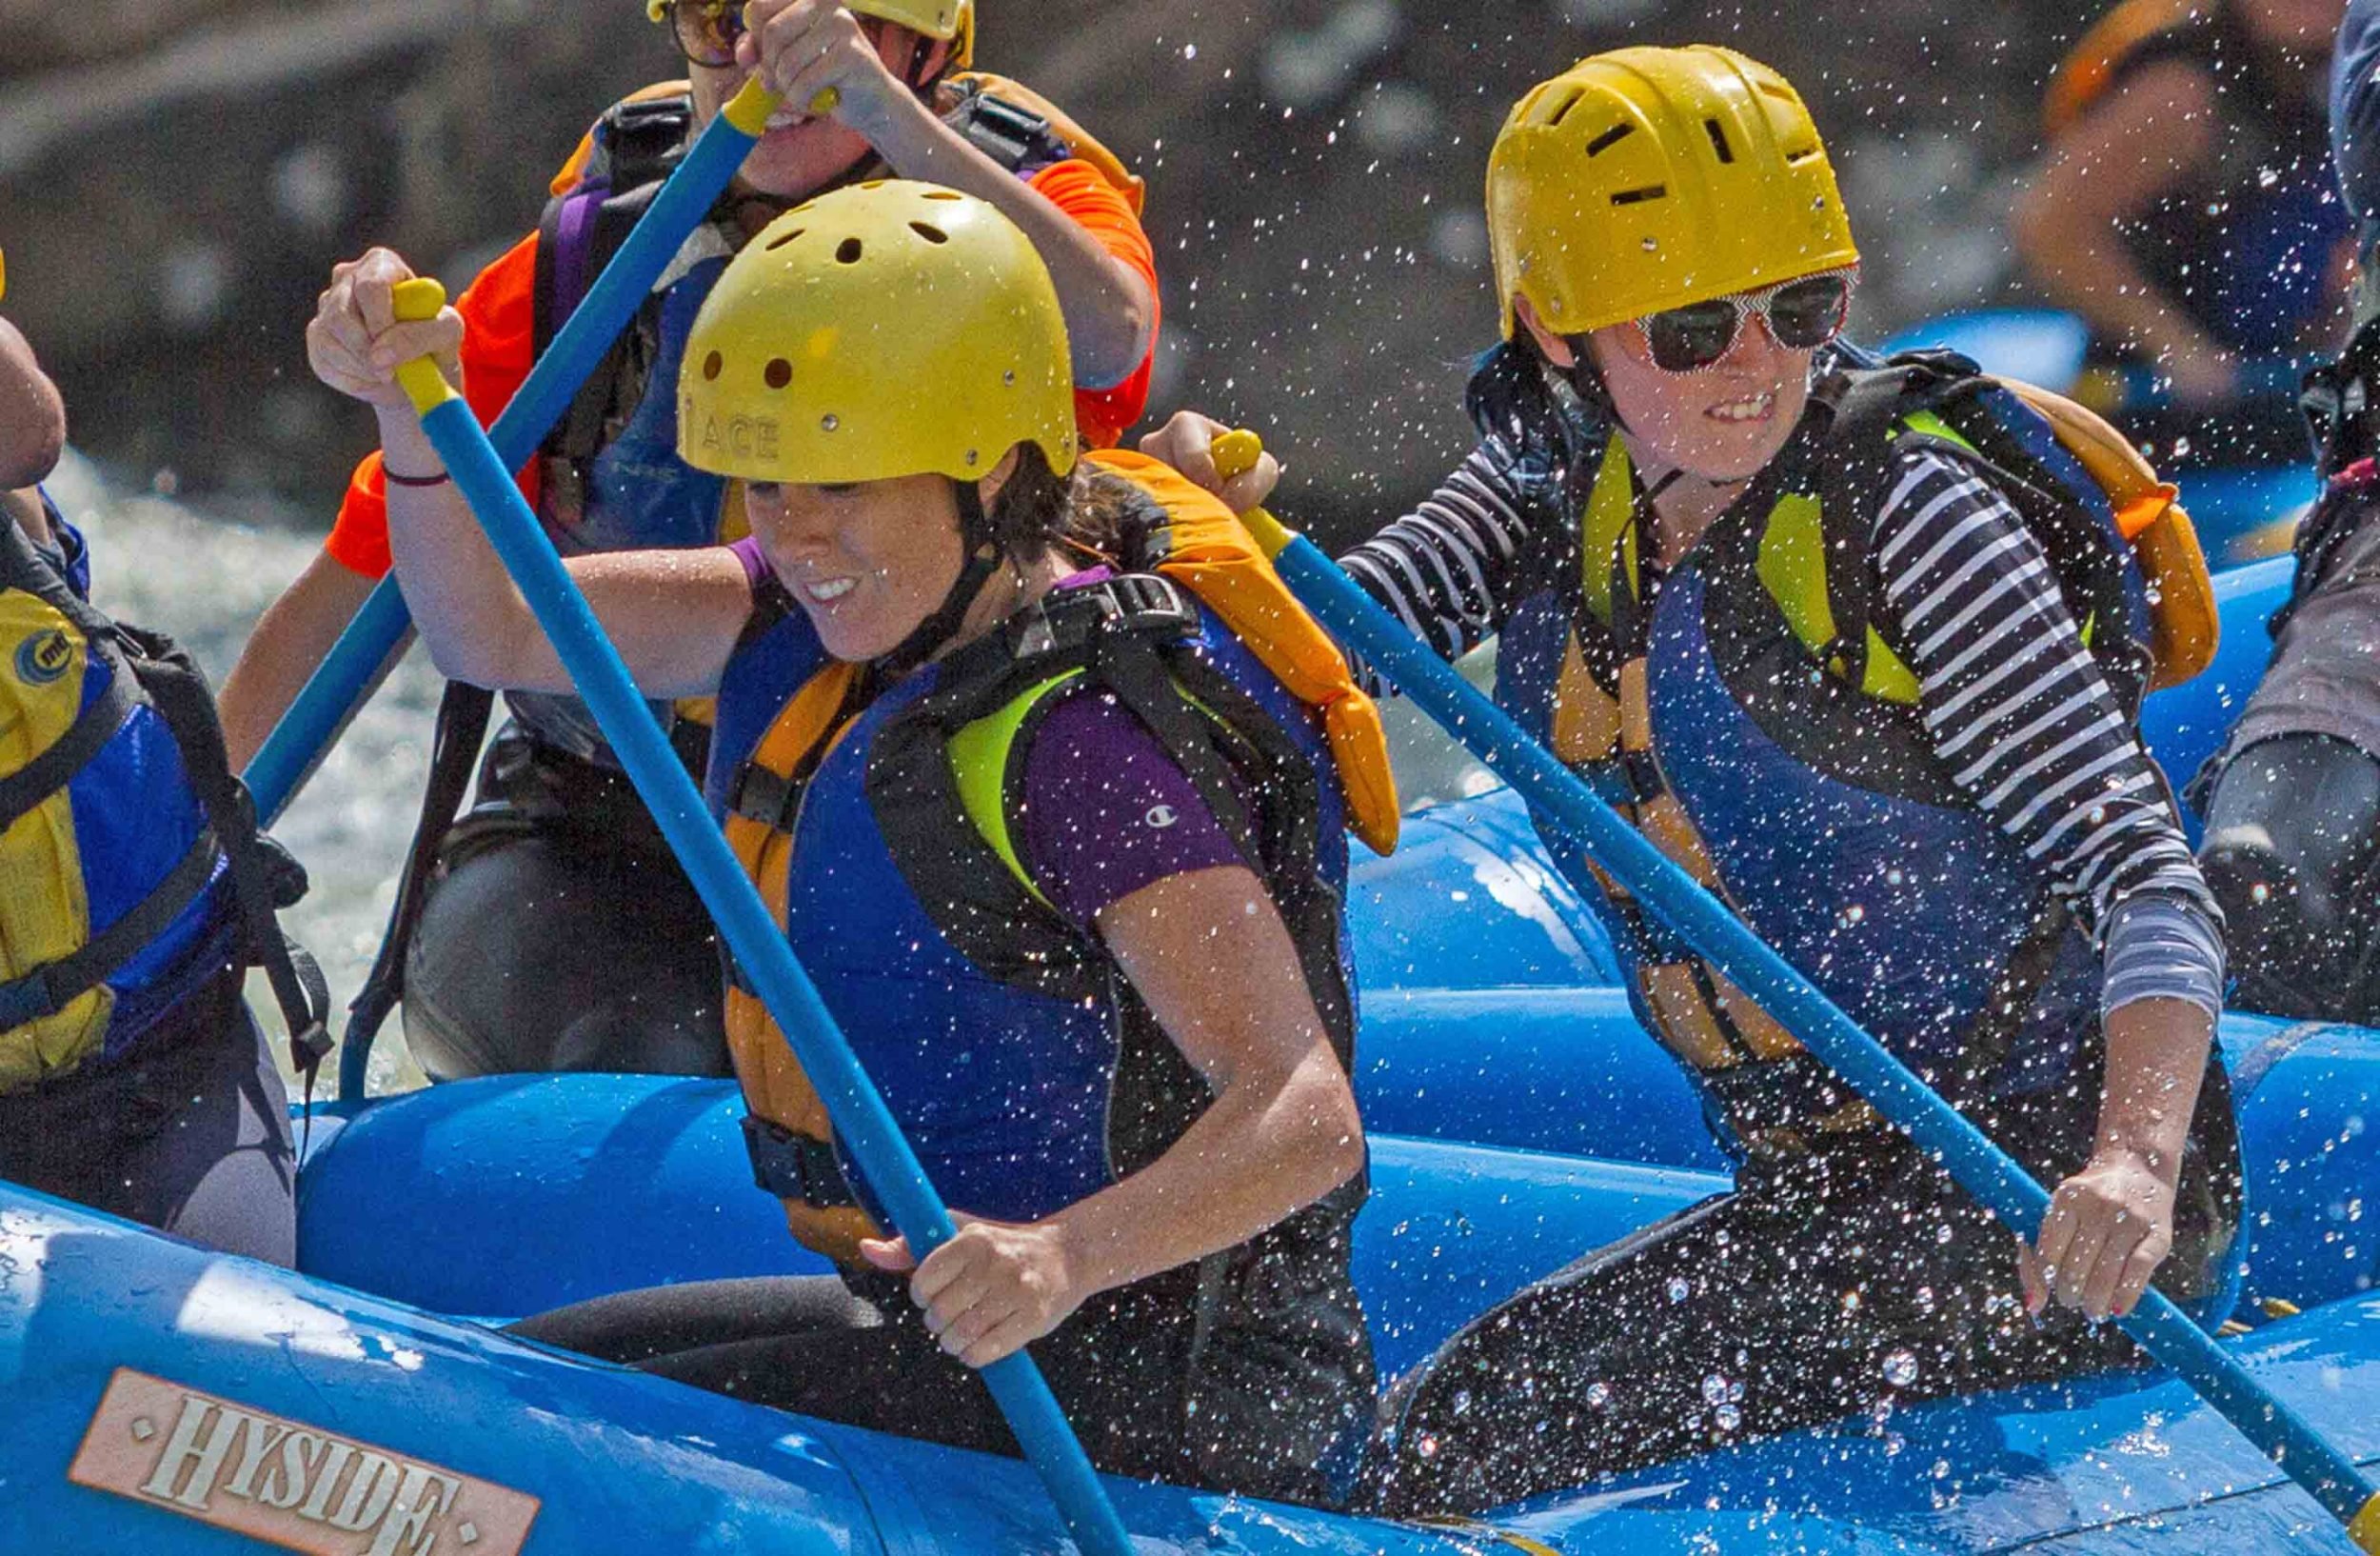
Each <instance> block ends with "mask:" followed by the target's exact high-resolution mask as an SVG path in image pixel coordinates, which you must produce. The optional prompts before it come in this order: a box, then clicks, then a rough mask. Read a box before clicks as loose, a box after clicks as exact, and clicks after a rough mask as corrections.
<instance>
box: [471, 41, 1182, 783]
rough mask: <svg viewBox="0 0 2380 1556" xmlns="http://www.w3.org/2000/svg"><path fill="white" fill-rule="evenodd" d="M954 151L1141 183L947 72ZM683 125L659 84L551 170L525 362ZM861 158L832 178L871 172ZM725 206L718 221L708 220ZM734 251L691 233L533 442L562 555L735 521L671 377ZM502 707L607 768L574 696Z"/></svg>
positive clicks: (689, 118) (676, 93) (698, 714)
mask: <svg viewBox="0 0 2380 1556" xmlns="http://www.w3.org/2000/svg"><path fill="white" fill-rule="evenodd" d="M938 106H939V107H940V108H941V110H942V113H943V116H944V118H945V120H946V122H948V123H949V124H950V125H951V126H952V127H953V128H954V129H956V130H959V131H960V133H962V135H964V136H965V137H966V138H967V140H968V142H969V144H971V145H973V146H974V147H976V149H977V150H981V151H982V152H983V153H984V154H985V155H987V156H989V157H991V158H992V160H993V161H995V162H997V163H999V164H1000V165H1001V166H1002V167H1003V168H1006V169H1008V170H1010V171H1012V172H1015V173H1017V174H1018V175H1019V176H1021V177H1029V176H1030V175H1032V174H1033V173H1036V172H1038V171H1040V170H1041V169H1043V168H1046V167H1048V166H1050V165H1052V164H1054V163H1057V162H1061V161H1064V160H1066V159H1067V158H1069V157H1075V158H1080V159H1081V160H1083V161H1085V162H1088V163H1090V164H1091V165H1092V166H1093V167H1094V168H1096V169H1098V170H1100V172H1101V174H1103V175H1104V176H1105V177H1106V178H1107V180H1108V182H1110V183H1111V184H1113V185H1114V186H1115V187H1116V189H1117V190H1120V191H1121V192H1122V193H1123V194H1124V196H1125V197H1126V198H1127V199H1128V200H1130V201H1131V203H1132V207H1133V209H1134V210H1135V211H1136V212H1137V211H1138V210H1140V209H1141V206H1142V203H1143V200H1144V198H1145V189H1144V186H1143V185H1142V183H1141V181H1140V179H1139V178H1136V177H1135V176H1133V175H1132V173H1131V172H1130V171H1128V170H1126V169H1125V167H1124V166H1123V164H1122V162H1121V160H1119V159H1118V158H1117V156H1116V155H1115V153H1114V152H1112V151H1110V150H1108V149H1107V148H1106V147H1104V146H1102V145H1101V144H1100V143H1099V142H1098V141H1097V140H1096V139H1094V138H1093V137H1092V136H1091V135H1090V134H1089V133H1088V132H1087V131H1085V130H1083V129H1082V128H1081V126H1079V125H1078V124H1076V123H1075V122H1074V120H1072V119H1071V118H1069V117H1067V115H1066V114H1065V113H1064V112H1063V111H1062V110H1060V109H1058V108H1057V107H1056V106H1055V105H1053V104H1051V103H1049V102H1048V101H1047V100H1046V99H1044V98H1042V97H1041V96H1040V95H1038V94H1036V93H1035V92H1033V91H1032V90H1030V89H1028V88H1025V87H1023V86H1021V85H1019V84H1018V83H1016V82H1013V81H1009V80H1006V79H1005V78H1003V77H1001V76H996V75H990V74H986V73H983V72H980V71H971V72H965V73H962V74H958V75H954V76H952V77H950V78H948V79H947V80H946V81H945V82H944V83H943V84H942V88H941V96H940V98H939V100H938ZM693 127H694V103H693V98H692V96H691V95H690V92H689V89H688V87H687V84H686V83H685V82H684V81H665V82H661V83H657V84H656V85H654V86H650V87H646V88H645V89H643V90H640V91H637V92H635V93H633V94H631V95H630V96H628V97H626V98H625V99H623V100H622V101H621V102H619V103H616V104H614V105H613V106H612V107H611V108H610V109H608V110H605V113H604V114H603V116H602V117H601V118H600V119H598V120H597V121H596V124H595V126H594V128H593V129H591V130H588V131H587V133H586V135H585V137H584V138H583V139H582V140H581V141H580V144H579V146H578V148H577V149H576V150H574V151H573V152H572V153H571V155H570V157H569V159H568V160H567V161H566V162H565V163H564V165H563V167H562V169H561V170H560V171H559V172H558V173H557V174H556V175H555V177H554V180H553V185H552V191H553V192H552V197H551V198H550V199H549V200H548V201H547V203H546V206H545V213H544V215H543V216H542V217H541V218H540V219H539V223H538V245H537V269H536V279H535V281H534V283H533V286H532V289H531V297H532V307H531V318H532V338H533V341H534V344H535V349H536V351H537V354H538V355H539V356H541V357H542V356H543V355H544V354H545V349H546V348H547V347H548V346H550V345H551V344H552V342H553V338H554V336H555V334H556V333H557V332H558V331H559V330H560V329H561V328H562V326H563V324H564V323H565V322H566V321H567V320H568V319H569V317H570V315H571V313H572V312H574V311H575V310H576V309H577V308H578V306H579V304H580V302H581V301H582V300H583V299H584V298H585V295H586V291H587V289H588V288H589V287H591V286H592V285H593V284H594V281H595V278H596V277H597V276H598V275H601V274H602V273H603V270H604V267H605V265H607V264H608V263H610V260H611V257H612V255H613V254H615V253H616V252H618V251H619V248H620V245H621V244H623V243H624V242H625V241H626V240H627V236H628V233H629V232H630V231H631V230H632V229H634V228H635V226H636V224H637V222H638V220H639V219H640V218H642V217H643V216H644V214H645V209H646V208H647V207H649V206H650V205H651V204H652V201H653V196H654V195H655V194H657V193H658V192H660V189H661V186H662V183H663V181H664V180H665V179H666V178H667V177H668V176H669V174H670V172H671V171H672V170H675V169H676V167H677V165H678V163H679V161H680V160H681V159H682V158H683V157H684V154H685V150H686V147H687V146H688V145H689V144H690V142H691V136H692V131H693ZM881 172H882V165H881V164H880V163H878V162H876V161H874V160H873V159H871V160H869V161H868V162H866V163H864V164H863V165H862V166H861V167H860V168H857V169H854V170H852V171H851V172H850V173H848V174H846V175H845V177H846V179H847V180H852V181H856V180H858V179H861V178H865V177H873V176H877V175H879V174H880V173H881ZM724 214H725V213H724V212H723V215H724ZM732 255H733V249H732V247H731V245H730V244H729V242H728V241H727V240H726V239H725V238H724V237H722V236H721V235H720V234H719V233H718V232H717V231H716V230H715V229H713V228H711V227H708V226H706V227H704V229H702V230H701V231H698V232H697V233H696V234H695V235H694V237H693V238H691V239H690V240H689V241H688V243H687V245H686V247H685V249H684V250H683V251H682V252H681V254H680V256H679V259H678V262H677V264H676V266H674V267H673V268H672V269H671V270H670V271H669V272H668V273H667V274H666V275H665V276H664V285H662V286H661V287H659V288H657V289H655V292H654V294H653V296H652V298H651V299H650V300H649V301H648V302H647V303H646V305H645V308H643V309H640V310H639V312H638V314H637V316H636V319H635V321H634V322H633V323H632V324H631V325H630V326H629V328H628V329H625V330H623V331H622V332H621V334H620V337H619V339H617V340H616V341H614V342H613V343H612V345H611V348H610V349H609V350H607V351H606V352H605V355H604V357H603V358H602V360H601V361H600V362H599V363H598V364H597V366H596V368H595V369H594V371H592V372H590V373H589V374H588V375H587V377H586V381H585V383H584V384H583V385H582V386H581V387H580V389H579V391H578V392H577V394H575V395H574V396H573V397H572V398H571V401H570V405H569V408H568V409H567V410H565V412H564V414H563V417H562V419H561V421H560V422H558V423H557V424H556V425H555V427H554V429H553V430H552V431H551V432H550V433H548V434H547V436H546V438H545V443H544V445H543V446H542V448H541V450H540V455H539V460H540V468H541V473H542V480H541V484H540V491H541V496H540V504H539V507H540V510H541V513H540V516H541V517H542V518H543V519H544V520H545V529H546V531H547V533H549V534H550V535H551V536H552V537H553V539H554V543H555V545H556V547H557V548H558V549H561V551H562V552H563V554H564V555H565V556H568V555H581V554H585V553H587V552H592V551H609V550H628V549H645V548H664V549H677V548H683V547H693V546H704V545H709V544H711V543H712V542H714V541H717V540H736V539H739V538H741V537H742V535H743V534H744V516H743V512H742V508H741V503H740V500H739V497H738V493H737V490H736V489H735V488H734V487H733V485H732V484H731V483H729V482H728V481H726V480H724V478H722V477H720V476H716V475H711V474H707V473H705V472H704V471H701V470H697V469H692V468H691V467H689V466H687V465H685V464H684V463H683V462H682V461H680V460H679V458H678V457H677V430H678V421H677V416H678V408H677V388H676V386H677V382H678V369H679V365H680V363H681V362H682V361H683V360H684V352H685V339H686V334H687V332H688V331H689V330H690V329H692V328H693V324H694V318H695V315H696V314H697V313H698V312H700V311H701V309H702V306H703V302H704V299H705V298H707V297H708V296H709V295H710V289H711V288H712V287H713V286H714V285H716V284H717V282H718V280H719V277H720V274H721V273H722V272H723V271H724V269H726V263H727V261H728V259H729V258H731V257H732ZM506 702H507V703H509V704H510V705H511V707H512V708H513V710H514V712H515V713H516V714H517V715H518V716H519V717H520V718H521V720H522V722H523V723H524V724H526V725H527V726H528V727H529V728H530V729H531V730H532V731H534V732H535V733H536V734H537V735H538V736H539V737H540V738H541V739H543V740H544V741H545V742H546V743H547V744H549V745H553V746H557V747H560V748H563V749H565V750H568V751H571V752H573V753H575V754H577V755H579V756H581V757H584V758H587V759H589V760H597V761H607V760H608V759H607V756H606V755H605V751H606V748H605V743H604V740H603V735H602V731H601V730H600V729H598V728H596V725H595V721H594V718H593V716H592V715H591V714H589V713H588V712H587V711H586V708H585V705H584V704H583V703H581V702H580V701H579V700H578V699H577V698H575V697H571V696H563V695H551V694H540V693H524V692H512V693H507V695H506ZM653 711H654V713H655V715H656V716H657V717H659V718H660V719H661V720H662V723H663V726H664V728H671V727H672V726H673V725H674V723H675V722H676V721H678V720H680V719H691V720H693V721H695V722H697V723H704V722H707V720H708V716H709V715H708V705H707V703H706V702H704V701H700V700H696V701H690V702H685V703H681V704H678V705H675V706H674V707H673V706H671V705H668V704H659V703H657V704H655V705H653Z"/></svg>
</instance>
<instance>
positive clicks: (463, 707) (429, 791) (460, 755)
mask: <svg viewBox="0 0 2380 1556" xmlns="http://www.w3.org/2000/svg"><path fill="white" fill-rule="evenodd" d="M495 704H496V694H495V693H494V692H492V691H489V690H487V689H486V688H483V687H475V686H471V685H468V684H467V683H465V682H462V681H449V682H447V683H446V691H445V693H444V694H443V695H442V696H441V697H440V698H439V701H438V722H437V726H436V729H435V733H434V734H433V735H432V737H431V743H430V758H429V779H428V781H427V782H426V784H424V785H423V787H422V807H421V813H420V814H419V815H418V816H416V817H415V818H414V822H413V841H412V843H411V844H410V845H409V846H408V847H407V850H406V857H405V868H404V870H403V871H402V872H401V873H400V874H399V875H398V876H397V897H396V902H395V904H394V905H393V906H392V907H391V908H389V910H388V927H387V929H386V930H385V931H383V933H382V935H381V938H380V950H379V952H378V953H377V954H375V955H374V956H373V958H372V966H371V970H370V972H368V973H367V974H366V976H365V979H364V986H363V987H361V988H359V989H357V990H356V993H355V998H353V999H352V1000H349V1001H348V1002H347V1032H346V1035H345V1037H344V1039H343V1041H345V1042H347V1043H366V1044H368V1043H370V1042H371V1041H372V1039H373V1038H375V1037H376V1036H378V1035H379V1033H380V1028H381V1025H382V1024H383V1023H384V1022H386V1021H387V1019H388V1014H389V1012H390V1011H392V1010H394V1009H395V1008H396V1007H397V1005H398V1002H399V1001H401V1000H402V999H403V998H404V997H405V964H406V957H407V952H408V951H409V950H410V949H411V948H412V944H413V932H414V930H415V929H416V928H419V927H420V925H421V921H422V909H423V908H424V907H425V906H426V903H427V902H428V900H429V878H430V873H431V871H432V870H434V869H435V868H437V864H438V851H439V848H441V847H442V846H443V845H444V844H445V842H446V832H447V830H448V828H451V827H452V826H453V825H454V818H455V812H456V811H457V810H459V809H461V808H462V806H463V798H464V795H465V793H466V791H467V790H468V789H469V788H470V786H471V772H472V769H473V768H476V767H477V766H478V765H479V751H480V745H481V743H482V742H483V741H484V740H485V739H486V735H487V721H488V718H489V717H490V715H491V714H492V713H493V712H494V710H495Z"/></svg>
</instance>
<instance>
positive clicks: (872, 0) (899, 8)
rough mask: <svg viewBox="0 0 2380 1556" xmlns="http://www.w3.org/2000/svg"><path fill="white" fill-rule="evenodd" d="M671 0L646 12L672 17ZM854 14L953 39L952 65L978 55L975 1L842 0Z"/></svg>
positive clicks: (736, 3) (731, 2)
mask: <svg viewBox="0 0 2380 1556" xmlns="http://www.w3.org/2000/svg"><path fill="white" fill-rule="evenodd" d="M716 3H717V4H718V6H719V8H720V9H721V10H726V9H727V8H729V7H731V6H732V7H734V8H735V9H737V10H742V9H743V5H744V0H716ZM670 5H671V0H645V15H647V16H649V17H651V18H652V19H653V20H654V21H656V22H662V21H667V20H668V19H669V9H670ZM843 9H844V10H848V11H850V12H851V14H853V15H854V16H873V17H875V18H876V19H877V20H878V21H882V22H890V23H892V24H893V25H894V26H896V27H905V28H907V29H908V30H910V31H912V32H915V33H917V34H918V35H919V36H920V37H924V38H947V39H949V40H950V68H951V69H952V70H961V69H963V68H964V67H965V66H967V65H968V64H970V63H972V62H973V60H974V58H975V0H843Z"/></svg>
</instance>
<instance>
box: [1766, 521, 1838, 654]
mask: <svg viewBox="0 0 2380 1556" xmlns="http://www.w3.org/2000/svg"><path fill="white" fill-rule="evenodd" d="M1753 570H1754V571H1755V572H1756V573H1758V574H1759V575H1760V583H1761V587H1763V588H1766V589H1767V590H1768V591H1769V597H1770V598H1771V599H1773V600H1775V602H1776V608H1778V609H1779V610H1781V611H1783V612H1784V613H1785V624H1786V625H1787V626H1788V627H1791V628H1793V629H1794V636H1795V637H1797V638H1799V639H1801V641H1802V642H1803V643H1804V644H1805V645H1807V646H1808V648H1810V650H1811V652H1813V653H1825V652H1827V651H1828V649H1829V648H1831V647H1832V646H1833V644H1834V642H1835V608H1834V607H1833V606H1831V605H1829V604H1828V603H1827V598H1826V533H1825V531H1824V529H1821V528H1820V525H1819V520H1818V500H1817V499H1816V498H1815V497H1810V496H1804V495H1801V494H1799V493H1796V494H1795V495H1793V496H1790V497H1780V498H1778V499H1777V502H1776V506H1775V508H1772V509H1769V523H1768V527H1767V528H1766V529H1763V530H1762V531H1761V532H1760V554H1759V556H1758V557H1757V558H1756V559H1755V561H1754V563H1753ZM1833 665H1834V668H1836V669H1840V668H1842V660H1841V659H1840V658H1839V657H1838V658H1836V659H1835V660H1834V661H1833Z"/></svg>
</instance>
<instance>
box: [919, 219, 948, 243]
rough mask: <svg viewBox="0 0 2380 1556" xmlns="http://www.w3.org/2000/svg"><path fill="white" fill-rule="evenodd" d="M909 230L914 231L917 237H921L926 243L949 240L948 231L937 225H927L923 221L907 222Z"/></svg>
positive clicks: (946, 241)
mask: <svg viewBox="0 0 2380 1556" xmlns="http://www.w3.org/2000/svg"><path fill="white" fill-rule="evenodd" d="M909 230H910V231H912V232H915V233H916V234H917V235H918V236H919V237H921V238H923V239H924V240H925V241H926V242H928V243H948V242H949V241H950V234H949V233H947V232H945V231H943V230H942V229H941V228H939V227H928V226H926V225H925V224H924V223H923V222H911V223H910V224H909Z"/></svg>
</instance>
